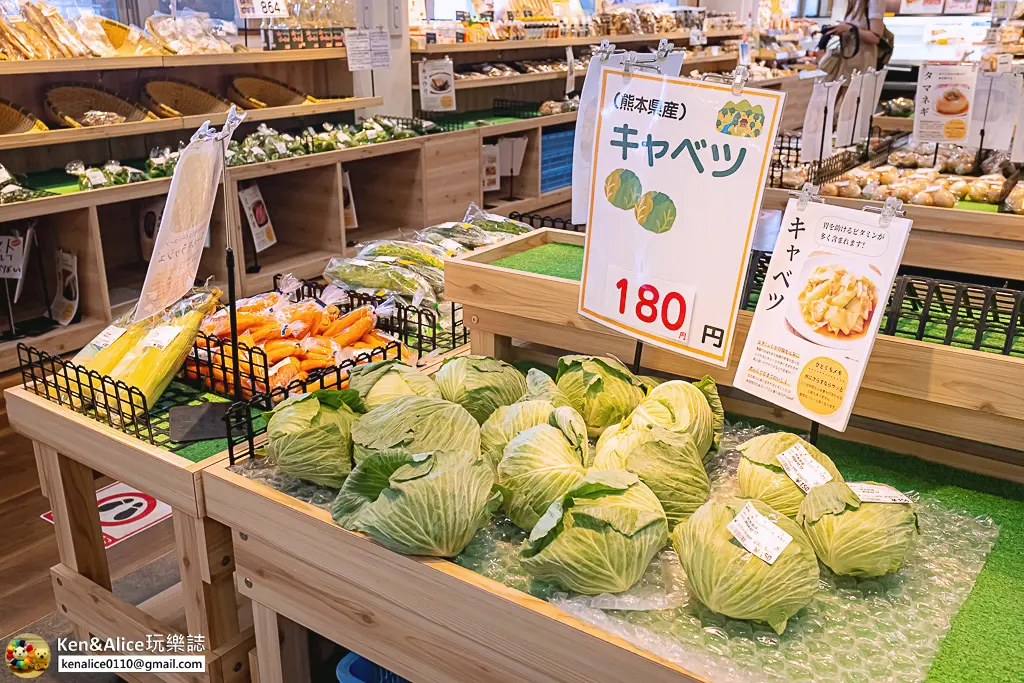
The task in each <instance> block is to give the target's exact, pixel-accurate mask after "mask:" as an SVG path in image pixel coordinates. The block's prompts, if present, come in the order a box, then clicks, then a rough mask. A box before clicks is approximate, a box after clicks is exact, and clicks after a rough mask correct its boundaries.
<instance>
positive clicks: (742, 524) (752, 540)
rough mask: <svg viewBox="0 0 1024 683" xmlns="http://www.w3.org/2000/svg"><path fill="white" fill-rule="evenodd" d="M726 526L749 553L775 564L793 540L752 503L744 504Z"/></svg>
mask: <svg viewBox="0 0 1024 683" xmlns="http://www.w3.org/2000/svg"><path fill="white" fill-rule="evenodd" d="M726 528H727V529H729V533H731V534H732V535H733V538H735V539H736V540H737V541H739V542H740V545H742V546H743V547H744V548H746V550H747V552H748V553H750V554H751V555H756V556H757V557H760V558H761V559H762V560H764V561H765V562H767V563H768V564H775V560H777V559H779V555H781V554H782V551H783V550H785V549H786V546H788V545H789V544H790V543H791V542H792V541H793V537H792V536H790V535H789V534H787V533H786V532H785V531H783V530H782V529H781V528H779V526H778V525H777V524H775V523H774V522H773V521H771V520H770V519H768V518H767V517H765V516H764V515H762V514H761V513H760V512H758V511H757V508H755V507H754V506H753V505H751V504H750V503H747V504H746V505H744V506H743V509H742V510H740V511H739V514H737V515H736V516H735V517H734V518H733V520H732V521H731V522H729V524H728V525H727V526H726Z"/></svg>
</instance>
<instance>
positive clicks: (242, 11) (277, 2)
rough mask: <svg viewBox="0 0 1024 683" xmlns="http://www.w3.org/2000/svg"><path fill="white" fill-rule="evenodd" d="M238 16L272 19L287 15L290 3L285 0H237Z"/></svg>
mask: <svg viewBox="0 0 1024 683" xmlns="http://www.w3.org/2000/svg"><path fill="white" fill-rule="evenodd" d="M235 7H236V8H237V9H238V16H239V17H241V18H242V19H270V18H274V17H287V16H288V5H287V4H286V3H285V2H284V0H235Z"/></svg>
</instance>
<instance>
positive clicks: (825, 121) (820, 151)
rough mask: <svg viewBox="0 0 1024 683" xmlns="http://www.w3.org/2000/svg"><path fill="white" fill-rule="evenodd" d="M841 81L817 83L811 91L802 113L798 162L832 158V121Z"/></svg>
mask: <svg viewBox="0 0 1024 683" xmlns="http://www.w3.org/2000/svg"><path fill="white" fill-rule="evenodd" d="M842 85H843V83H842V81H832V82H831V83H824V82H822V81H817V82H816V83H815V84H814V89H813V90H811V99H810V101H809V102H808V103H807V110H806V111H805V112H804V126H803V134H802V135H801V136H800V137H801V144H800V162H801V163H806V162H809V161H821V160H822V159H825V158H827V157H830V156H832V153H833V151H834V150H833V148H832V121H833V116H832V114H833V112H834V111H835V106H836V96H837V95H839V89H840V88H841V87H842Z"/></svg>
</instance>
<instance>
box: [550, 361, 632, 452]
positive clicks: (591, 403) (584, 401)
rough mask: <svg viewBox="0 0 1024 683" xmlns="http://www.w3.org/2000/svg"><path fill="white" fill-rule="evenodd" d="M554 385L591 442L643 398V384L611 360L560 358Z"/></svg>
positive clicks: (617, 362) (622, 417)
mask: <svg viewBox="0 0 1024 683" xmlns="http://www.w3.org/2000/svg"><path fill="white" fill-rule="evenodd" d="M555 381H556V383H557V385H558V388H559V389H560V390H561V391H562V393H563V394H565V395H566V397H568V399H569V400H570V401H571V402H572V406H573V408H575V409H576V410H577V412H579V414H580V415H582V416H583V419H584V420H586V422H587V432H588V434H589V436H590V437H591V438H596V437H598V436H600V435H601V432H603V431H604V430H605V428H606V427H608V426H609V425H613V424H615V423H616V422H619V421H621V420H622V419H624V418H625V417H626V416H627V415H629V413H630V412H631V411H632V410H633V409H634V408H636V406H637V404H638V403H640V401H641V399H643V397H644V388H643V383H642V382H640V380H639V379H637V378H636V377H635V376H634V375H633V373H632V372H630V371H629V370H628V369H627V368H626V366H625V365H623V364H622V363H620V362H619V361H617V360H615V359H614V358H602V357H598V356H562V357H561V358H559V359H558V377H557V378H556V380H555Z"/></svg>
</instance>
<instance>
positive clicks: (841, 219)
mask: <svg viewBox="0 0 1024 683" xmlns="http://www.w3.org/2000/svg"><path fill="white" fill-rule="evenodd" d="M880 221H881V216H880V215H879V214H877V213H868V212H866V211H857V210H856V209H847V208H843V207H838V206H830V205H828V204H821V203H817V202H812V203H809V204H808V205H807V206H806V208H804V209H800V208H799V207H798V201H797V200H796V199H790V200H789V204H788V205H787V206H786V213H785V214H784V215H783V217H782V230H781V231H780V232H779V239H778V241H777V242H776V243H775V250H774V252H773V253H772V259H771V262H770V263H769V265H768V273H767V275H766V277H765V280H764V287H763V289H762V290H761V295H760V297H759V298H758V300H757V310H756V311H754V319H753V321H752V322H751V325H750V331H749V332H748V333H747V341H746V344H744V346H743V355H742V357H741V358H740V364H739V367H738V368H737V369H736V378H735V380H734V381H733V386H735V387H736V388H737V389H741V390H742V391H745V392H747V393H748V394H753V395H754V396H757V397H759V398H763V399H764V400H766V401H769V402H770V403H774V404H775V405H777V406H780V407H782V408H785V409H787V410H791V411H793V412H794V413H797V414H799V415H803V416H804V417H808V418H810V419H812V420H814V421H816V422H819V423H821V424H823V425H827V426H828V427H832V428H833V429H836V430H839V431H844V430H845V429H846V424H847V422H849V420H850V413H851V412H852V410H853V404H854V403H855V402H856V400H857V392H858V391H859V390H860V383H861V380H862V379H863V378H864V367H865V365H866V364H867V361H868V357H869V356H870V355H871V349H872V347H873V346H874V344H875V337H876V336H877V335H878V328H879V326H880V325H881V321H882V316H883V315H884V314H885V306H886V302H887V301H888V300H889V291H890V290H891V289H892V283H893V280H894V279H895V277H896V269H897V268H898V267H899V265H900V260H901V259H902V258H903V248H904V247H905V246H906V244H907V237H908V236H909V234H910V225H911V221H910V220H908V219H906V218H893V219H891V221H890V222H889V224H888V226H886V227H882V226H880V225H879V223H880Z"/></svg>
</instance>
